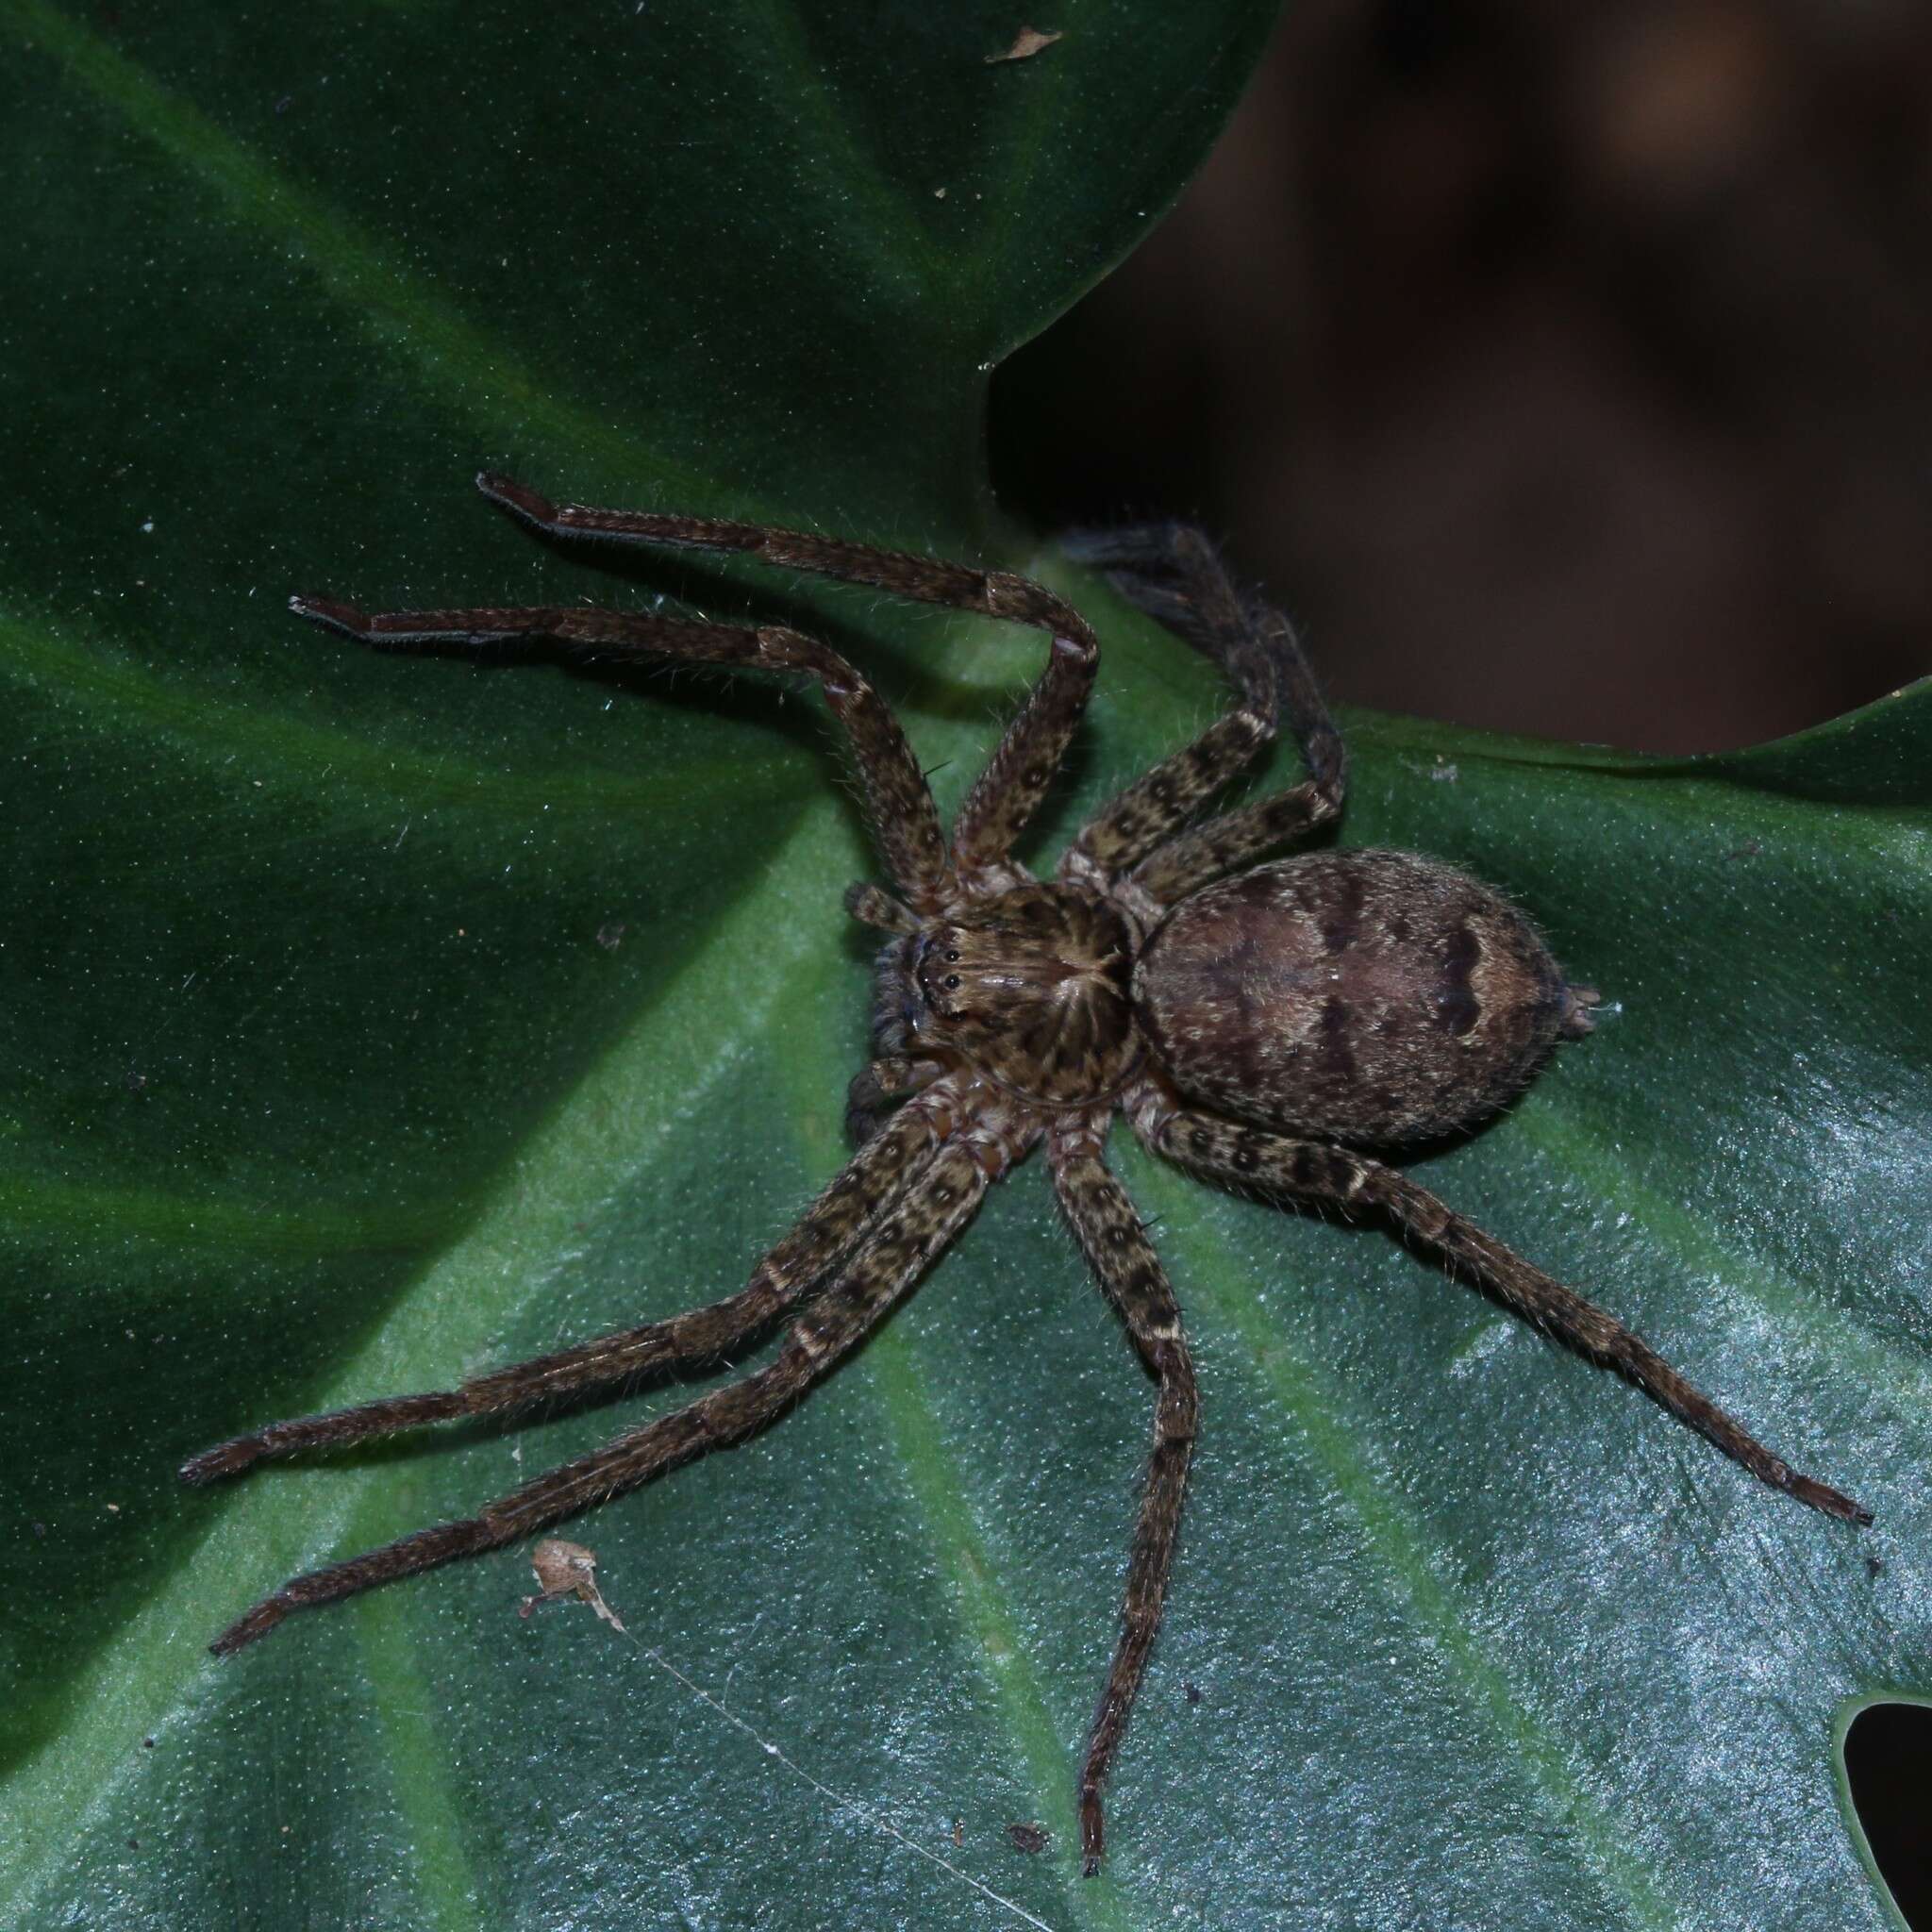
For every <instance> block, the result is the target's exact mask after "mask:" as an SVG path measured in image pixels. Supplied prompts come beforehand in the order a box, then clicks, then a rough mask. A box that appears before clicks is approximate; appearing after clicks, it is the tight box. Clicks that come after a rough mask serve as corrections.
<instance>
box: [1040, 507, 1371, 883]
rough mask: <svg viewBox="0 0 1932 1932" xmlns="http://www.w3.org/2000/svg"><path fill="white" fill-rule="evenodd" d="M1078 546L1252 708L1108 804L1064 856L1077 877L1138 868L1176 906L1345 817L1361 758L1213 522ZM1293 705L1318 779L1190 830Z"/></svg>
mask: <svg viewBox="0 0 1932 1932" xmlns="http://www.w3.org/2000/svg"><path fill="white" fill-rule="evenodd" d="M1068 549H1069V551H1070V553H1071V554H1072V555H1073V556H1074V558H1077V559H1078V560H1079V561H1081V562H1083V563H1089V564H1091V565H1093V566H1094V567H1096V568H1098V569H1101V570H1104V571H1106V572H1107V574H1108V579H1109V581H1110V582H1111V583H1112V584H1113V586H1114V588H1115V589H1116V590H1118V591H1120V592H1121V594H1122V595H1123V596H1124V597H1126V598H1127V599H1128V600H1129V601H1130V602H1132V603H1134V604H1137V605H1138V606H1140V608H1141V609H1143V610H1145V611H1146V612H1147V613H1148V615H1149V616H1151V617H1154V618H1156V619H1158V621H1159V622H1160V623H1162V624H1164V625H1167V626H1168V628H1169V629H1171V630H1173V631H1174V632H1175V634H1176V635H1178V636H1179V637H1181V638H1183V639H1185V640H1186V641H1188V642H1189V643H1191V644H1192V645H1193V646H1194V648H1195V649H1196V650H1199V651H1201V652H1202V653H1203V654H1204V655H1206V656H1208V657H1209V658H1213V659H1215V661H1216V662H1218V663H1220V664H1221V665H1222V666H1223V667H1224V670H1225V671H1226V673H1227V675H1228V676H1229V677H1230V679H1231V680H1232V681H1233V682H1234V684H1235V686H1236V688H1237V690H1238V691H1239V692H1240V703H1239V704H1238V705H1237V707H1236V708H1235V709H1234V710H1233V711H1231V712H1229V713H1228V714H1227V715H1226V716H1225V717H1224V718H1223V719H1221V720H1220V721H1219V723H1217V724H1212V725H1209V726H1208V729H1207V731H1205V732H1203V733H1202V735H1201V736H1200V737H1199V738H1198V739H1196V740H1195V741H1194V742H1193V743H1192V744H1191V745H1189V746H1188V747H1187V748H1186V749H1185V750H1183V751H1180V752H1178V753H1176V754H1175V755H1174V757H1173V758H1168V759H1166V760H1165V761H1163V762H1162V763H1161V764H1159V765H1157V766H1156V767H1155V768H1154V770H1153V771H1151V772H1150V773H1148V774H1146V776H1145V777H1143V778H1141V779H1140V780H1138V781H1137V782H1136V783H1135V784H1133V785H1131V786H1129V787H1128V788H1127V790H1126V791H1123V792H1122V793H1121V794H1120V795H1119V796H1118V797H1117V798H1115V799H1113V800H1111V801H1110V802H1109V803H1108V805H1106V806H1104V807H1102V808H1101V810H1100V811H1099V812H1098V813H1097V814H1096V815H1095V817H1094V818H1093V819H1092V820H1091V822H1090V823H1089V824H1087V825H1086V826H1085V827H1083V828H1082V830H1081V832H1080V833H1079V835H1078V836H1077V837H1076V838H1075V840H1074V843H1073V845H1072V846H1071V847H1070V848H1069V850H1068V853H1067V856H1066V858H1064V859H1063V860H1062V861H1061V875H1062V876H1063V877H1076V876H1079V875H1080V874H1082V873H1083V872H1087V871H1090V870H1091V871H1093V872H1097V873H1098V874H1101V875H1103V876H1107V877H1117V876H1119V875H1120V874H1131V877H1132V881H1133V884H1134V886H1136V887H1138V888H1139V889H1140V891H1141V893H1143V894H1144V895H1145V897H1146V899H1147V900H1148V902H1150V905H1151V907H1152V908H1156V909H1158V908H1165V907H1167V906H1169V905H1172V904H1173V903H1174V901H1176V900H1178V899H1182V898H1185V897H1186V896H1187V894H1188V893H1190V892H1191V891H1194V890H1195V889H1196V888H1198V887H1200V886H1204V885H1206V884H1207V883H1208V881H1209V880H1210V879H1213V878H1216V877H1218V876H1219V875H1220V874H1223V873H1226V872H1231V871H1233V870H1234V869H1235V868H1236V867H1237V866H1240V865H1243V864H1245V863H1247V862H1248V861H1249V860H1251V859H1254V858H1258V857H1259V856H1260V855H1261V854H1262V853H1263V852H1265V851H1268V850H1270V849H1271V848H1273V847H1274V846H1277V845H1281V844H1284V843H1286V842H1287V841H1290V840H1291V839H1296V838H1299V837H1301V836H1302V835H1303V834H1304V833H1307V832H1309V831H1312V830H1313V829H1314V828H1315V827H1316V826H1318V825H1321V824H1324V823H1326V822H1327V821H1328V820H1330V819H1332V818H1335V817H1336V816H1337V815H1338V814H1339V813H1340V812H1341V803H1342V798H1343V794H1344V792H1345V790H1346V785H1347V754H1346V751H1345V749H1344V747H1343V745H1342V741H1341V733H1340V732H1338V731H1337V730H1336V728H1335V724H1334V721H1333V720H1332V719H1331V718H1330V717H1329V715H1328V708H1327V707H1326V706H1325V705H1324V703H1323V701H1322V694H1321V691H1319V689H1318V688H1317V687H1316V684H1315V678H1314V674H1313V673H1312V672H1311V671H1310V670H1309V669H1308V664H1307V658H1305V657H1304V656H1303V654H1302V649H1301V645H1300V643H1299V642H1298V641H1296V638H1295V634H1294V627H1293V626H1292V625H1291V624H1290V623H1289V621H1288V619H1287V618H1286V617H1284V616H1283V615H1282V614H1281V613H1280V612H1279V611H1276V610H1273V609H1270V608H1268V607H1266V606H1265V605H1262V604H1260V603H1258V602H1255V601H1252V600H1243V599H1241V597H1240V596H1239V595H1238V594H1237V592H1236V591H1235V590H1234V587H1233V586H1232V584H1231V583H1230V582H1229V580H1228V577H1227V574H1226V571H1225V569H1224V566H1223V564H1222V562H1221V559H1220V558H1219V556H1218V555H1217V554H1216V552H1215V549H1214V546H1213V545H1212V544H1211V543H1209V542H1208V540H1207V538H1206V537H1204V536H1203V535H1202V534H1201V533H1200V531H1198V530H1195V529H1192V528H1191V527H1190V526H1188V525H1179V524H1153V525H1144V526H1141V527H1140V528H1137V529H1129V530H1117V531H1098V532H1092V533H1088V534H1084V535H1081V536H1078V537H1076V538H1074V539H1072V540H1071V541H1069V543H1068ZM1284 706H1285V708H1286V709H1287V712H1288V723H1289V729H1290V731H1291V733H1292V734H1293V737H1294V740H1295V743H1296V746H1297V747H1298V748H1299V750H1300V752H1301V755H1302V762H1303V764H1304V765H1305V766H1306V767H1307V772H1308V777H1307V780H1306V781H1305V782H1304V783H1302V784H1300V785H1296V786H1293V787H1291V789H1290V790H1289V791H1283V792H1277V793H1275V794H1274V795H1273V796H1271V797H1268V798H1264V799H1261V800H1259V801H1258V802H1257V803H1256V804H1254V805H1251V806H1247V807H1244V808H1241V810H1239V811H1234V812H1230V813H1227V814H1225V815H1224V816H1223V817H1220V818H1217V819H1212V820H1209V821H1208V823H1207V824H1203V825H1199V826H1197V827H1195V828H1194V829H1193V830H1192V831H1191V832H1186V833H1183V832H1182V830H1181V828H1182V826H1183V825H1185V824H1186V823H1187V820H1188V819H1189V817H1190V816H1191V814H1192V813H1193V811H1194V810H1195V809H1196V808H1198V807H1199V806H1200V805H1201V804H1202V803H1203V802H1205V800H1206V799H1207V798H1208V796H1209V795H1210V794H1211V793H1212V792H1213V791H1217V790H1219V789H1220V787H1221V786H1223V785H1224V784H1225V783H1226V782H1227V781H1228V780H1229V779H1230V778H1232V777H1233V776H1235V774H1237V773H1239V772H1240V771H1241V769H1242V768H1243V767H1244V766H1245V765H1246V764H1247V763H1248V762H1249V761H1250V760H1251V759H1252V758H1254V757H1255V756H1256V755H1257V753H1258V752H1259V751H1260V750H1261V749H1262V748H1263V747H1264V746H1265V745H1267V744H1268V743H1269V742H1271V741H1273V739H1274V735H1275V731H1276V728H1277V724H1278V716H1279V711H1280V709H1281V708H1283V707H1284Z"/></svg>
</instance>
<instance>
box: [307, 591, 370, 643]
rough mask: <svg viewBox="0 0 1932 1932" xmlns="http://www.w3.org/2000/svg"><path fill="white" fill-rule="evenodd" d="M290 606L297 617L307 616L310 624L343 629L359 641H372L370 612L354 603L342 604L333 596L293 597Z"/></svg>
mask: <svg viewBox="0 0 1932 1932" xmlns="http://www.w3.org/2000/svg"><path fill="white" fill-rule="evenodd" d="M289 608H290V609H291V610H292V611H293V612H294V613H295V615H296V616H297V617H306V618H307V619H308V621H309V623H310V624H319V625H323V626H324V627H325V629H327V630H337V631H341V634H342V635H343V636H344V637H348V638H354V639H355V640H356V641H357V642H358V643H365V644H366V643H368V642H369V641H370V622H369V613H368V612H367V611H366V610H359V609H358V608H356V606H355V605H353V604H341V603H338V602H336V600H335V599H334V598H331V597H291V598H290V599H289Z"/></svg>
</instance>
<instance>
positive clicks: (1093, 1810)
mask: <svg viewBox="0 0 1932 1932" xmlns="http://www.w3.org/2000/svg"><path fill="white" fill-rule="evenodd" d="M1106 1857H1107V1822H1106V1820H1105V1819H1104V1818H1103V1816H1102V1815H1101V1809H1100V1793H1099V1792H1098V1791H1096V1790H1092V1789H1091V1787H1085V1786H1083V1787H1082V1789H1081V1791H1080V1876H1081V1877H1082V1878H1098V1877H1099V1876H1100V1867H1101V1865H1102V1863H1103V1862H1104V1861H1105V1859H1106Z"/></svg>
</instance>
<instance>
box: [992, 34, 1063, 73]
mask: <svg viewBox="0 0 1932 1932" xmlns="http://www.w3.org/2000/svg"><path fill="white" fill-rule="evenodd" d="M1059 38H1060V35H1059V34H1058V32H1055V31H1053V30H1051V29H1041V28H1040V27H1037V26H1023V27H1022V28H1021V29H1020V31H1019V32H1018V33H1016V34H1015V35H1014V36H1013V44H1012V45H1011V46H1010V47H1008V49H1007V51H1006V52H1005V53H1004V54H989V55H988V56H987V57H986V64H987V65H988V66H989V67H996V66H997V65H998V64H999V63H1000V62H1001V61H1002V60H1030V59H1032V58H1033V57H1034V55H1036V54H1037V53H1039V52H1040V50H1041V48H1042V47H1050V46H1052V45H1053V43H1054V42H1056V41H1057V40H1058V39H1059Z"/></svg>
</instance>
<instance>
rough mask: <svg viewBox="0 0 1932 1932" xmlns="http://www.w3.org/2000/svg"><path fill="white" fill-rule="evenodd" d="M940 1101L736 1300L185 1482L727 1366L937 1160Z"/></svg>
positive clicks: (240, 1448) (251, 1451) (801, 1222)
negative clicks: (689, 1371) (407, 1431)
mask: <svg viewBox="0 0 1932 1932" xmlns="http://www.w3.org/2000/svg"><path fill="white" fill-rule="evenodd" d="M950 1122H951V1108H950V1106H949V1105H948V1104H947V1102H946V1099H945V1097H944V1096H934V1098H933V1099H932V1100H931V1101H929V1102H928V1103H927V1104H926V1105H923V1106H914V1107H907V1108H902V1109H901V1110H900V1112H899V1113H898V1114H897V1115H895V1116H894V1117H893V1120H892V1123H891V1127H890V1129H888V1130H887V1131H885V1132H883V1133H881V1134H880V1135H879V1136H878V1137H877V1138H876V1139H875V1140H873V1141H870V1142H869V1143H868V1144H867V1145H866V1146H865V1147H864V1148H863V1149H862V1150H861V1151H860V1152H859V1153H858V1155H857V1156H856V1157H855V1158H853V1159H851V1160H849V1161H847V1162H846V1164H845V1166H844V1167H843V1168H842V1169H841V1171H840V1173H839V1174H838V1175H837V1176H836V1177H835V1178H834V1179H833V1181H832V1182H831V1184H830V1185H829V1186H828V1187H827V1188H826V1189H825V1190H824V1192H823V1193H822V1194H820V1196H819V1197H818V1199H817V1200H816V1201H814V1202H813V1203H812V1205H811V1206H810V1207H809V1208H807V1209H806V1211H805V1212H804V1214H803V1215H801V1216H800V1217H799V1219H798V1221H797V1222H796V1223H795V1224H793V1226H792V1227H791V1231H790V1232H789V1233H788V1234H787V1235H785V1237H784V1238H783V1239H782V1240H781V1241H779V1242H778V1244H777V1246H775V1247H774V1248H773V1250H772V1251H771V1253H770V1254H768V1255H767V1256H766V1257H764V1259H763V1260H762V1261H760V1262H759V1263H758V1266H757V1267H756V1268H754V1269H753V1270H752V1274H751V1279H750V1280H749V1281H748V1282H747V1283H746V1285H745V1286H744V1287H743V1288H741V1290H740V1291H738V1292H737V1293H736V1294H734V1295H727V1296H726V1297H725V1298H724V1300H723V1301H719V1302H713V1303H711V1304H710V1306H709V1307H702V1308H691V1309H687V1310H686V1311H685V1312H684V1313H682V1314H678V1315H673V1316H671V1317H669V1318H668V1319H667V1320H665V1321H661V1322H646V1323H644V1324H642V1325H641V1326H640V1327H636V1328H625V1329H622V1330H620V1331H619V1332H617V1333H616V1334H612V1335H601V1336H599V1337H597V1338H596V1339H595V1340H594V1341H585V1342H581V1343H579V1344H578V1345H577V1346H576V1347H575V1348H566V1349H560V1350H558V1352H557V1353H556V1354H554V1355H543V1356H538V1357H536V1358H535V1359H534V1360H532V1361H526V1362H518V1363H517V1364H516V1365H515V1366H513V1367H511V1368H507V1369H498V1370H497V1371H495V1372H494V1373H493V1374H488V1375H478V1376H476V1377H475V1379H473V1380H471V1381H468V1382H465V1383H463V1384H462V1386H461V1387H460V1388H458V1389H443V1390H435V1391H428V1392H426V1393H424V1394H420V1395H392V1396H390V1397H387V1398H386V1399H384V1400H382V1401H379V1402H365V1403H362V1404H359V1405H358V1407H354V1408H339V1409H334V1410H331V1411H330V1412H329V1413H327V1414H326V1415H309V1416H298V1417H295V1418H294V1419H292V1420H291V1421H289V1422H280V1423H271V1424H268V1426H267V1427H266V1428H261V1429H257V1430H255V1431H254V1432H253V1433H252V1434H249V1435H246V1436H237V1437H235V1438H234V1439H233V1441H227V1442H219V1443H217V1444H216V1445H215V1446H214V1447H213V1448H212V1449H204V1450H203V1451H202V1452H201V1454H200V1455H199V1456H196V1457H192V1459H191V1460H190V1461H188V1462H187V1463H184V1464H183V1465H182V1469H181V1478H182V1480H183V1481H184V1482H191V1483H205V1482H212V1481H213V1480H215V1479H216V1478H217V1477H219V1476H226V1475H235V1474H239V1473H240V1472H241V1471H242V1470H244V1469H247V1468H249V1467H250V1466H251V1465H252V1464H254V1463H257V1462H259V1461H261V1460H262V1459H263V1458H264V1457H271V1456H292V1455H294V1454H295V1453H297V1452H298V1451H300V1450H303V1449H329V1448H337V1447H340V1446H341V1444H343V1443H347V1442H359V1441H363V1440H364V1439H365V1438H366V1437H370V1436H388V1435H393V1434H395V1433H396V1432H397V1431H399V1430H402V1429H413V1428H419V1427H421V1426H423V1425H424V1424H427V1423H440V1422H453V1421H456V1420H458V1419H460V1418H463V1417H468V1416H488V1415H497V1416H503V1415H515V1414H518V1413H521V1412H522V1411H524V1410H526V1409H531V1408H536V1407H540V1406H541V1405H542V1404H544V1403H546V1402H552V1401H557V1400H559V1399H561V1398H564V1397H568V1396H575V1395H581V1394H584V1393H586V1392H587V1391H591V1390H596V1389H607V1388H612V1387H616V1386H619V1385H621V1384H624V1383H626V1382H633V1381H637V1380H640V1379H641V1378H642V1377H644V1376H646V1375H663V1374H674V1373H675V1372H677V1371H679V1370H683V1369H691V1368H698V1367H702V1366H705V1365H707V1364H709V1363H714V1362H717V1361H719V1360H722V1359H723V1358H724V1357H725V1356H727V1355H728V1354H730V1352H731V1351H732V1350H733V1349H735V1348H738V1347H740V1346H741V1345H742V1344H744V1343H745V1342H747V1341H750V1340H752V1339H753V1338H754V1337H756V1336H758V1334H760V1333H761V1332H762V1331H763V1330H764V1329H766V1328H768V1327H769V1326H770V1325H771V1324H773V1323H774V1322H775V1321H776V1320H777V1319H778V1318H779V1317H780V1316H781V1315H783V1314H784V1313H785V1312H786V1311H787V1310H788V1309H790V1308H791V1307H794V1306H795V1305H796V1304H797V1303H798V1302H799V1301H800V1300H801V1299H802V1298H803V1297H804V1296H805V1295H806V1294H807V1293H808V1292H809V1291H811V1290H812V1289H815V1288H816V1287H818V1285H819V1284H820V1283H821V1282H822V1281H823V1280H824V1277H825V1276H826V1275H827V1274H829V1273H830V1272H831V1270H832V1268H833V1267H834V1266H835V1265H836V1264H837V1263H838V1261H839V1260H840V1259H841V1257H843V1256H844V1255H846V1254H848V1253H849V1252H850V1251H851V1249H852V1247H853V1245H854V1243H855V1242H856V1241H858V1238H859V1237H860V1236H861V1235H862V1234H863V1233H864V1232H865V1230H866V1229H867V1228H868V1227H870V1226H871V1225H872V1224H873V1223H874V1221H875V1220H876V1219H877V1218H878V1216H879V1214H880V1212H881V1211H882V1210H883V1209H884V1208H885V1207H886V1205H887V1204H888V1203H889V1202H890V1201H891V1199H892V1197H893V1196H894V1195H895V1194H896V1193H898V1192H899V1191H900V1190H901V1189H902V1188H904V1186H905V1185H906V1184H907V1182H908V1180H909V1179H911V1178H912V1177H913V1176H915V1175H916V1174H918V1173H919V1170H920V1169H921V1167H923V1166H924V1164H925V1162H926V1161H927V1160H928V1159H929V1158H930V1157H931V1155H932V1152H933V1149H934V1147H935V1146H936V1145H937V1144H938V1142H939V1141H940V1140H941V1138H942V1136H943V1135H944V1133H945V1132H946V1131H947V1129H948V1127H949V1125H950Z"/></svg>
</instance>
